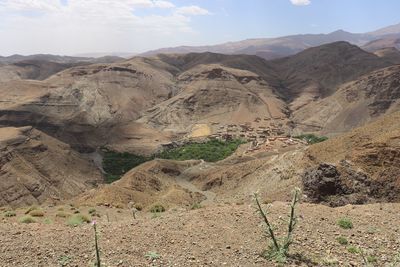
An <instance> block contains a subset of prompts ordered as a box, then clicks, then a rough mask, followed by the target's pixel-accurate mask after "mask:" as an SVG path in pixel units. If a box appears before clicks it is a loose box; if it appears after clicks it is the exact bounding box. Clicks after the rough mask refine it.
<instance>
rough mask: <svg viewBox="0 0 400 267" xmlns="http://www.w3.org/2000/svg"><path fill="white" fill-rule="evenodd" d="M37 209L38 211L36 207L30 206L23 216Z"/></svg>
mask: <svg viewBox="0 0 400 267" xmlns="http://www.w3.org/2000/svg"><path fill="white" fill-rule="evenodd" d="M37 209H39V207H38V206H36V205H33V206H30V207H29V208H28V209H27V210H26V211H25V214H29V213H30V212H31V211H33V210H37Z"/></svg>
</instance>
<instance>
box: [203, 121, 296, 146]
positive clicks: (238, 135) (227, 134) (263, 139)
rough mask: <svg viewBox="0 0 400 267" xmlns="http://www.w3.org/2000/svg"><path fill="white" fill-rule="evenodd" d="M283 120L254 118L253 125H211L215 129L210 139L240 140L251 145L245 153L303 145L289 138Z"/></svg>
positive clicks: (249, 123) (248, 123)
mask: <svg viewBox="0 0 400 267" xmlns="http://www.w3.org/2000/svg"><path fill="white" fill-rule="evenodd" d="M283 120H284V119H283V118H282V119H274V120H272V119H271V118H264V119H261V118H256V119H255V120H254V122H253V123H251V122H247V123H243V124H227V125H220V124H219V123H213V126H215V127H217V128H216V129H215V131H214V134H212V135H210V136H209V137H210V138H216V139H219V140H225V141H226V140H233V139H242V140H245V141H247V142H250V143H251V146H250V147H249V149H248V151H247V152H254V151H257V150H270V149H275V148H276V146H279V147H280V148H285V147H288V146H292V145H297V144H299V143H303V141H301V140H298V139H292V138H291V137H289V133H288V128H287V127H285V125H284V121H283Z"/></svg>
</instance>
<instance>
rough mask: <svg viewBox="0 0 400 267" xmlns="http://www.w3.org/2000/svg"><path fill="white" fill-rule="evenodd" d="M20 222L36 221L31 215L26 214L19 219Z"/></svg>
mask: <svg viewBox="0 0 400 267" xmlns="http://www.w3.org/2000/svg"><path fill="white" fill-rule="evenodd" d="M19 222H20V223H35V222H36V221H35V219H34V218H33V217H32V216H31V215H25V216H22V217H21V218H20V219H19Z"/></svg>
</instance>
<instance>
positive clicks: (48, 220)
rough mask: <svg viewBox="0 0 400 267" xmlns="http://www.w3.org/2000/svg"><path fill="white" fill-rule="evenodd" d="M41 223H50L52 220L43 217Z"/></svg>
mask: <svg viewBox="0 0 400 267" xmlns="http://www.w3.org/2000/svg"><path fill="white" fill-rule="evenodd" d="M43 223H44V224H52V223H53V221H52V220H50V218H46V219H44V221H43Z"/></svg>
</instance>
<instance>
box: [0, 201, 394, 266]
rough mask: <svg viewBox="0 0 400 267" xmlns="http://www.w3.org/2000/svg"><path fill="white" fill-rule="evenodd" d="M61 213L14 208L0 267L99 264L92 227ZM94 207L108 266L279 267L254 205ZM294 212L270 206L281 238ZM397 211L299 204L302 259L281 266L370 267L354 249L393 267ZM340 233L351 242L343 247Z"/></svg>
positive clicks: (297, 249) (297, 243)
mask: <svg viewBox="0 0 400 267" xmlns="http://www.w3.org/2000/svg"><path fill="white" fill-rule="evenodd" d="M264 206H265V205H264ZM58 209H59V207H44V210H45V212H46V213H45V216H44V217H41V218H37V222H36V223H31V224H23V223H20V222H19V221H18V219H19V218H20V217H21V216H23V214H24V211H25V210H23V209H21V210H17V211H16V212H17V216H16V217H11V218H6V217H4V216H2V217H3V219H2V221H1V222H0V233H1V235H0V263H1V264H0V266H2V267H7V266H29V267H31V266H93V263H94V259H95V254H94V253H95V250H94V234H93V229H92V225H91V224H84V225H81V226H77V227H71V226H67V225H66V220H67V219H64V218H56V217H55V214H56V213H57V210H58ZM64 209H65V211H66V212H71V213H72V212H73V211H74V210H76V208H74V207H72V208H71V207H70V206H64ZM69 209H72V210H71V211H69ZM88 209H89V208H88V207H79V210H80V212H81V213H82V214H88ZM96 210H97V212H98V213H99V214H100V215H101V217H100V218H97V225H98V231H99V246H100V249H101V258H102V263H103V264H104V266H109V267H112V266H123V267H128V266H129V267H130V266H279V265H278V264H276V263H273V262H270V261H268V260H266V259H264V258H263V257H261V256H260V253H261V252H262V251H263V250H264V249H265V248H266V247H267V244H268V240H266V239H265V238H264V237H263V229H264V228H263V224H262V222H261V220H260V217H259V215H258V214H257V213H256V212H255V208H254V205H253V204H251V202H250V201H249V202H248V203H246V204H243V203H231V204H230V203H225V204H220V205H211V206H207V207H202V208H199V209H193V210H192V209H190V208H187V209H184V208H180V209H172V210H168V211H167V212H164V213H161V214H160V215H157V216H155V215H153V214H151V213H150V212H147V211H142V212H138V214H137V218H136V219H133V217H132V214H131V212H130V210H128V209H117V208H107V207H96ZM288 210H289V206H288V203H285V202H274V203H272V206H271V207H270V208H269V211H270V217H271V218H272V221H273V222H274V223H275V224H276V226H277V229H278V230H277V233H278V235H279V236H282V235H283V234H284V232H285V226H286V224H285V223H284V222H283V220H282V219H285V218H286V216H287V214H288ZM399 214H400V204H371V205H362V206H352V205H348V206H344V207H341V208H329V207H326V206H321V205H313V204H300V205H299V206H298V216H299V222H298V227H297V229H296V231H295V235H294V243H293V245H292V247H291V250H290V252H291V253H292V255H295V254H296V255H297V257H299V256H301V257H302V258H303V261H296V260H290V262H289V263H286V264H284V265H282V266H364V265H363V259H362V257H361V255H360V254H353V253H350V252H349V251H348V248H349V247H350V246H354V247H357V248H361V249H362V250H363V251H364V254H365V255H366V256H369V257H371V258H374V260H376V262H375V263H374V265H372V266H389V265H387V264H389V262H390V261H392V260H393V259H394V257H395V256H396V254H397V253H399V251H400V231H399V230H400V229H399V228H400V225H399V224H398V222H399V219H400V215H399ZM344 217H346V218H349V219H351V221H352V222H353V225H354V227H353V228H352V229H347V230H346V229H342V228H340V227H339V226H338V225H337V221H338V220H339V219H341V218H344ZM339 236H342V237H345V238H346V239H347V240H348V242H349V244H348V245H341V244H339V243H338V241H337V240H336V239H337V238H338V237H339ZM148 254H154V257H153V258H157V259H150V257H146V255H148ZM311 262H314V265H313V264H312V263H311ZM393 266H400V265H393Z"/></svg>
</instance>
